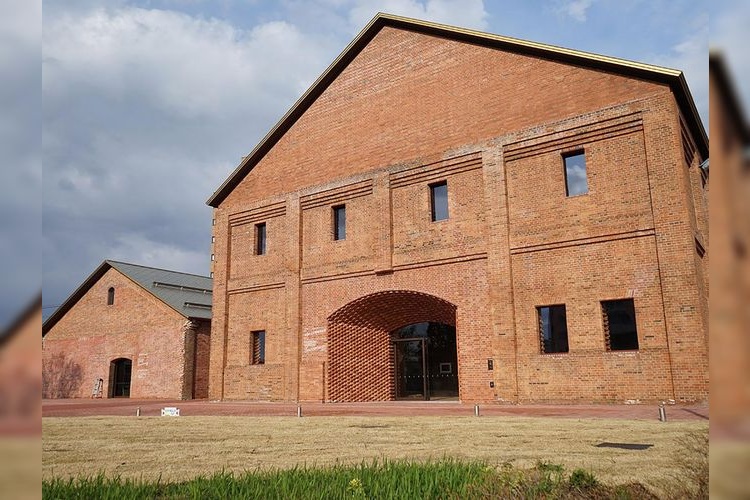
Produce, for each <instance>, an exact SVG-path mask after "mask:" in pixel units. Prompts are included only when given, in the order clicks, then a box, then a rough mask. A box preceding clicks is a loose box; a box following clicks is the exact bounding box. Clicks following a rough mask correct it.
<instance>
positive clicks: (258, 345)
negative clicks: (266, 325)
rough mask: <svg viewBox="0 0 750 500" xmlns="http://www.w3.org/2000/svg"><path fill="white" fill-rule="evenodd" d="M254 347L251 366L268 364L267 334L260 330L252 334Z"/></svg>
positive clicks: (251, 351) (252, 347) (251, 352)
mask: <svg viewBox="0 0 750 500" xmlns="http://www.w3.org/2000/svg"><path fill="white" fill-rule="evenodd" d="M251 343H252V345H251V346H250V347H251V349H250V364H251V365H262V364H265V362H266V332H265V330H258V331H257V332H253V333H252V341H251Z"/></svg>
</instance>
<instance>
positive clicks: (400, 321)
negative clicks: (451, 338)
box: [327, 290, 456, 401]
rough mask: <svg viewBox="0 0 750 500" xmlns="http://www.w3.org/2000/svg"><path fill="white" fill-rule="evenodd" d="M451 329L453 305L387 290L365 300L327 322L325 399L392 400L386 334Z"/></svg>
mask: <svg viewBox="0 0 750 500" xmlns="http://www.w3.org/2000/svg"><path fill="white" fill-rule="evenodd" d="M422 322H435V323H443V324H446V325H451V326H453V327H455V326H456V306H455V305H454V304H452V303H450V302H448V301H446V300H443V299H441V298H439V297H435V296H434V295H429V294H426V293H421V292H415V291H410V290H387V291H384V292H377V293H373V294H371V295H366V296H364V297H361V298H359V299H356V300H354V301H352V302H350V303H348V304H346V305H345V306H343V307H341V308H340V309H338V310H337V311H335V312H334V313H333V314H331V315H330V316H329V317H328V328H327V341H328V376H327V386H328V387H327V388H328V400H329V401H390V400H392V399H394V398H395V386H394V380H393V370H394V367H393V346H392V344H391V341H390V333H391V332H392V331H394V330H396V329H398V328H401V327H402V326H406V325H410V324H413V323H422Z"/></svg>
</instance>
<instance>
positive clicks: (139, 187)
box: [0, 0, 742, 323]
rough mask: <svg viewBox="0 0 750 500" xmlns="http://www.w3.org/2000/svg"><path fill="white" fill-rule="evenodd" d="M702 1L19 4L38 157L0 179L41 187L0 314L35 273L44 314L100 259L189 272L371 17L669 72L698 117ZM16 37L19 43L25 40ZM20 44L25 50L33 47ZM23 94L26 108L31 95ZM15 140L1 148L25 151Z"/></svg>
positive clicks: (27, 214) (703, 66)
mask: <svg viewBox="0 0 750 500" xmlns="http://www.w3.org/2000/svg"><path fill="white" fill-rule="evenodd" d="M741 3H742V2H739V3H738V5H739V4H741ZM704 5H706V4H704V3H703V2H699V1H695V0H631V1H624V2H623V1H620V0H549V1H541V0H540V1H534V0H508V1H505V0H485V1H482V0H382V1H376V0H281V1H270V0H269V1H264V0H218V1H202V0H143V1H126V0H111V1H94V0H55V1H45V2H44V10H43V13H42V14H40V13H39V12H33V13H32V14H33V15H37V16H39V15H42V16H43V17H42V19H43V24H42V27H41V40H42V65H41V71H40V70H39V68H38V65H36V66H34V67H32V68H29V69H28V71H27V73H28V74H26V73H19V77H18V78H17V80H18V81H17V82H15V81H14V82H13V83H14V84H17V86H18V87H19V89H20V90H18V92H19V93H20V94H22V93H23V92H22V90H23V89H24V87H25V88H32V89H35V88H38V82H39V78H41V88H42V104H41V105H40V104H39V103H37V102H34V103H32V104H28V103H24V102H23V101H19V100H18V99H15V101H17V105H18V106H21V107H23V108H25V109H29V110H32V111H34V112H32V113H27V115H29V116H28V117H27V119H28V120H29V121H31V122H32V123H30V124H28V126H29V127H34V126H37V127H38V126H39V123H40V122H41V128H42V137H41V152H39V151H37V152H36V154H31V155H30V156H29V155H27V156H28V157H24V155H22V154H21V153H13V152H12V151H11V152H10V153H8V154H11V155H15V156H12V157H9V158H6V161H17V162H24V165H25V167H24V168H20V169H18V175H19V176H21V177H20V178H19V180H18V182H16V184H19V185H24V186H31V188H33V187H34V186H37V187H38V186H39V184H40V183H41V186H42V189H43V203H42V207H41V209H40V210H37V209H36V207H34V209H33V210H19V212H23V213H19V214H16V219H18V220H21V219H23V220H27V219H28V220H32V221H33V220H36V221H38V220H39V219H40V218H41V219H42V221H43V233H42V236H41V244H39V245H36V246H34V245H33V244H30V243H33V241H34V237H36V238H37V239H36V240H35V241H36V242H37V243H38V242H39V239H38V238H39V236H38V235H37V236H34V235H29V236H28V242H27V241H26V240H22V239H19V242H22V243H23V245H18V244H13V248H12V249H6V248H4V247H0V251H3V252H11V251H14V252H15V260H14V262H13V264H12V265H7V264H6V267H8V269H5V270H4V272H5V273H6V278H9V280H10V281H8V280H7V279H6V287H3V293H4V294H6V297H3V298H2V299H3V302H2V303H3V304H4V305H3V306H0V315H6V316H7V314H8V311H9V310H10V309H9V308H10V307H11V306H12V305H14V304H16V303H18V302H19V301H20V300H22V299H24V297H26V296H30V295H33V293H34V290H35V289H37V290H38V286H39V285H38V284H39V282H40V280H41V279H43V284H44V288H43V289H44V306H45V310H44V313H45V316H47V315H49V314H50V313H51V312H52V311H53V310H54V309H53V308H54V306H57V305H59V304H60V303H61V302H62V301H63V300H64V299H65V298H66V297H67V296H68V295H69V294H70V293H71V292H72V291H73V290H74V289H75V288H76V287H77V286H78V285H79V284H80V283H81V281H82V280H83V279H84V278H85V277H86V276H87V275H88V274H89V273H90V272H91V271H92V270H93V269H94V268H95V267H96V266H97V265H98V264H99V263H100V262H101V261H102V260H103V259H117V260H124V261H128V262H133V263H139V264H145V265H151V266H156V267H165V268H168V269H174V270H180V271H185V272H192V273H199V274H207V273H208V268H209V248H210V221H211V210H210V208H209V207H207V206H206V205H205V200H206V199H207V198H208V197H209V196H210V195H211V193H212V192H213V191H214V190H215V189H216V188H217V187H218V186H219V185H220V184H221V182H222V181H223V180H224V179H225V178H226V177H227V176H228V174H229V173H230V172H231V171H232V170H233V169H234V168H235V167H236V166H237V164H238V163H239V161H240V160H241V158H242V156H244V155H246V154H247V153H248V152H249V151H250V150H252V148H253V147H254V146H255V144H256V143H257V142H258V141H259V140H260V138H262V137H263V136H264V135H265V133H266V132H267V131H268V130H269V129H270V128H271V127H272V126H273V125H274V124H275V123H276V121H277V120H278V119H279V118H280V117H281V116H282V115H283V114H284V113H285V112H286V110H287V109H288V108H289V107H290V106H291V105H292V104H293V103H294V101H296V99H297V98H298V97H299V96H300V95H301V94H302V93H303V92H304V91H305V90H306V89H307V87H308V86H309V85H310V84H311V83H312V82H313V81H314V80H315V78H317V76H318V75H319V74H320V73H321V72H322V71H323V70H324V69H325V68H326V67H327V66H328V65H329V64H330V63H331V61H333V59H334V58H335V57H336V56H337V55H338V54H339V53H340V52H341V50H342V49H343V48H344V47H345V46H346V45H347V44H348V43H349V41H351V39H352V38H353V37H354V36H355V35H356V34H357V33H358V32H359V31H360V30H361V29H362V28H363V27H364V26H365V24H366V23H367V22H368V21H369V20H370V19H371V18H372V16H373V15H374V14H375V13H376V12H378V11H384V12H391V13H395V14H401V15H406V16H411V17H417V18H422V19H429V20H433V21H438V22H442V23H446V24H452V25H458V26H464V27H470V28H475V29H480V30H484V31H489V32H492V33H499V34H503V35H508V36H514V37H519V38H524V39H530V40H534V41H540V42H545V43H551V44H555V45H561V46H565V47H571V48H575V49H580V50H586V51H591V52H597V53H602V54H607V55H613V56H618V57H623V58H626V59H634V60H638V61H643V62H648V63H652V64H659V65H665V66H670V67H676V68H678V69H682V70H683V71H685V73H686V76H687V79H688V82H689V84H690V87H691V90H692V92H693V95H694V97H695V100H696V103H697V105H698V108H699V110H700V112H701V114H702V116H703V118H704V121H706V122H707V100H708V83H707V80H708V78H707V74H706V71H707V53H708V36H709V35H708V30H709V16H708V12H707V10H706V9H704ZM23 21H24V20H23V19H18V20H14V21H12V22H14V23H19V25H20V26H23V24H22V23H23ZM731 21H732V19H731V17H730V18H728V21H727V23H729V24H731ZM4 22H7V20H6V21H4ZM712 23H713V19H712ZM733 29H739V27H738V26H735V27H734V28H733ZM17 31H18V33H16V34H15V35H14V36H15V37H16V38H15V39H14V40H15V43H18V44H20V45H19V46H23V43H24V39H23V37H29V36H30V37H33V35H34V34H33V33H32V34H28V33H26V32H25V31H24V30H17ZM32 31H33V30H32ZM37 35H38V34H37ZM27 45H28V48H29V50H32V51H33V50H36V51H37V53H38V50H39V47H38V45H37V46H35V45H34V44H33V43H29V44H27ZM4 57H6V58H7V57H9V56H8V55H7V54H4ZM0 62H2V63H3V64H4V63H5V61H4V60H3V59H2V58H0ZM4 90H5V89H3V91H4ZM32 97H35V99H36V101H38V94H34V95H33V96H32ZM6 125H7V124H6ZM21 125H26V124H21ZM1 126H2V123H1V122H0V127H1ZM1 130H3V129H2V128H0V131H1ZM5 139H7V138H5ZM12 142H13V141H11V143H12ZM19 142H20V141H19ZM36 144H37V145H38V144H39V139H38V138H37V139H36ZM22 146H23V145H22V144H20V145H19V148H18V149H19V151H25V150H24V149H23V148H22ZM42 164H43V169H42V168H41V165H42ZM42 170H43V176H42ZM4 191H12V192H10V193H8V192H4V193H3V194H4V196H3V198H5V197H7V196H11V197H16V198H19V199H23V198H24V197H25V196H27V195H26V193H25V192H24V191H23V189H19V188H16V187H14V188H13V189H12V190H10V189H8V188H4ZM14 206H18V204H16V205H14ZM3 213H6V212H5V210H4V212H3ZM37 227H38V226H37ZM14 234H15V233H14ZM18 234H19V235H22V234H23V232H22V231H20V230H19V232H18ZM3 245H6V246H8V245H9V243H7V241H6V242H3ZM21 248H23V249H24V250H23V251H22V252H19V251H18V250H19V249H21ZM26 248H28V251H27V250H26ZM37 249H40V250H38V251H37ZM42 260H43V263H44V265H43V271H42V273H41V276H39V275H40V273H39V271H37V269H38V268H39V267H38V265H39V262H40V261H42ZM29 273H31V275H33V276H34V277H39V280H32V281H33V283H32V285H28V284H26V285H24V286H22V287H21V288H22V290H21V291H22V292H23V293H20V294H19V288H18V287H16V288H15V289H14V290H15V293H14V294H12V298H10V299H9V298H8V296H10V295H9V294H8V293H7V290H6V289H8V288H9V287H8V285H9V284H10V285H12V284H13V283H15V282H18V283H21V282H23V281H24V277H27V276H28V275H29ZM34 273H35V274H34ZM14 280H16V281H14ZM26 281H28V280H26ZM19 286H21V285H19ZM10 288H12V286H11V287H10ZM5 319H6V318H5V317H2V316H0V320H2V322H3V323H4V322H5Z"/></svg>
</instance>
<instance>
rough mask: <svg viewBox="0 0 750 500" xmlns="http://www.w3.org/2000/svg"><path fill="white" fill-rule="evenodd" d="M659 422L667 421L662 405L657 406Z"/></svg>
mask: <svg viewBox="0 0 750 500" xmlns="http://www.w3.org/2000/svg"><path fill="white" fill-rule="evenodd" d="M659 421H660V422H666V421H667V409H666V408H664V403H662V404H660V405H659Z"/></svg>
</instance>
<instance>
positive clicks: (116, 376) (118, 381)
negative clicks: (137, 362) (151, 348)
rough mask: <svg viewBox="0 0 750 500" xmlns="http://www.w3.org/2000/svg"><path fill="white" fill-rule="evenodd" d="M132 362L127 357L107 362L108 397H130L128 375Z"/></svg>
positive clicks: (131, 368)
mask: <svg viewBox="0 0 750 500" xmlns="http://www.w3.org/2000/svg"><path fill="white" fill-rule="evenodd" d="M132 370H133V362H132V361H131V360H129V359H128V358H117V359H115V360H112V362H111V363H110V364H109V397H110V398H129V397H130V375H131V372H132Z"/></svg>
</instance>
